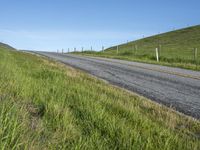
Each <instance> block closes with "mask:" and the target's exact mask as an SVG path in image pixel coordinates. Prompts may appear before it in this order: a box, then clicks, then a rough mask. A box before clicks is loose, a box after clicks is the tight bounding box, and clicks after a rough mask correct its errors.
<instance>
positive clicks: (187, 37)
mask: <svg viewBox="0 0 200 150" xmlns="http://www.w3.org/2000/svg"><path fill="white" fill-rule="evenodd" d="M156 48H158V53H159V62H157V59H156ZM78 54H80V53H78ZM81 54H85V55H89V56H100V57H107V58H115V59H123V60H129V61H138V62H145V63H153V64H160V65H166V66H173V67H180V68H186V69H191V70H200V25H198V26H194V27H189V28H185V29H181V30H176V31H171V32H168V33H163V34H159V35H156V36H152V37H147V38H144V39H140V40H137V41H133V42H129V43H126V44H122V45H118V46H113V47H111V48H108V49H106V50H105V51H100V52H94V51H92V52H91V51H85V52H83V53H81Z"/></svg>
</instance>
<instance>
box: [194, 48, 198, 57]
mask: <svg viewBox="0 0 200 150" xmlns="http://www.w3.org/2000/svg"><path fill="white" fill-rule="evenodd" d="M197 51H198V49H197V48H195V49H194V60H197Z"/></svg>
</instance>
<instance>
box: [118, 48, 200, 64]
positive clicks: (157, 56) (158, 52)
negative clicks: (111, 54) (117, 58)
mask: <svg viewBox="0 0 200 150" xmlns="http://www.w3.org/2000/svg"><path fill="white" fill-rule="evenodd" d="M161 47H162V45H159V47H157V48H156V49H155V56H156V61H157V62H159V61H160V55H161V54H160V51H161ZM133 50H134V51H135V55H136V54H137V50H138V46H137V45H133ZM116 52H117V54H119V45H118V46H116ZM197 59H198V48H194V61H196V62H197Z"/></svg>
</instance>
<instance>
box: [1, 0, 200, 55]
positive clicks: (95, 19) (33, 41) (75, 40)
mask: <svg viewBox="0 0 200 150" xmlns="http://www.w3.org/2000/svg"><path fill="white" fill-rule="evenodd" d="M197 24H200V0H0V41H1V42H5V43H8V44H11V45H12V46H14V47H16V48H18V49H30V50H48V51H56V50H57V49H62V48H64V49H65V50H66V49H67V48H70V49H73V48H74V47H76V48H77V49H80V48H81V47H82V46H83V47H84V48H85V49H89V48H90V47H91V46H93V48H94V49H100V48H101V47H102V45H104V46H105V47H109V46H112V45H115V44H119V43H124V42H126V41H127V40H129V41H131V40H135V39H139V38H142V37H143V36H149V35H153V34H158V33H160V32H165V31H170V30H172V29H173V28H175V29H178V28H183V27H187V26H191V25H197Z"/></svg>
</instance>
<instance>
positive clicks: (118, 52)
mask: <svg viewBox="0 0 200 150" xmlns="http://www.w3.org/2000/svg"><path fill="white" fill-rule="evenodd" d="M118 53H119V46H118V45H117V54H118Z"/></svg>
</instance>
